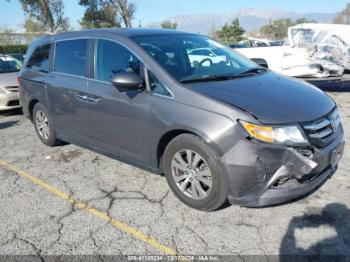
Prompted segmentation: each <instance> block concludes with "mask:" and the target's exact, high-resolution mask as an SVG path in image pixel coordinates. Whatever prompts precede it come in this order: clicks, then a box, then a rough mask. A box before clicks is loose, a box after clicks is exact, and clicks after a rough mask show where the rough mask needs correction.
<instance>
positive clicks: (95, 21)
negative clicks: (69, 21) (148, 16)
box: [79, 0, 136, 28]
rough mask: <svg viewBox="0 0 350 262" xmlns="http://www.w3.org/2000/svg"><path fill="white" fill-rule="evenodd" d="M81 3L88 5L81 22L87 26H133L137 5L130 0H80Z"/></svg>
mask: <svg viewBox="0 0 350 262" xmlns="http://www.w3.org/2000/svg"><path fill="white" fill-rule="evenodd" d="M79 4H80V5H82V6H84V7H86V10H85V13H84V17H83V19H82V21H80V24H81V25H82V26H83V27H85V28H95V27H97V28H100V27H121V21H122V22H123V24H124V26H125V27H128V28H129V27H132V20H133V19H134V15H135V11H136V5H135V4H134V3H129V2H128V0H80V1H79Z"/></svg>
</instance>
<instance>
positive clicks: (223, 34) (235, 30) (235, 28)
mask: <svg viewBox="0 0 350 262" xmlns="http://www.w3.org/2000/svg"><path fill="white" fill-rule="evenodd" d="M244 33H245V30H244V29H243V28H242V27H241V26H240V24H239V19H234V20H233V21H232V23H231V24H227V23H226V24H225V25H224V26H223V27H222V28H221V30H219V31H217V32H216V35H217V36H218V37H219V39H220V40H221V41H224V42H225V43H226V44H229V43H235V42H239V41H241V40H242V39H243V38H242V36H243V34H244Z"/></svg>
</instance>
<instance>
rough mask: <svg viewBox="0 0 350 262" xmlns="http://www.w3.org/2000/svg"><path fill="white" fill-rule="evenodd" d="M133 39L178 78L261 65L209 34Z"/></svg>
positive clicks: (225, 73)
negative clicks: (209, 36) (211, 37)
mask: <svg viewBox="0 0 350 262" xmlns="http://www.w3.org/2000/svg"><path fill="white" fill-rule="evenodd" d="M134 40H135V41H136V42H137V43H138V44H139V45H140V46H141V47H142V48H143V49H144V50H145V51H146V52H147V53H148V54H149V55H151V56H152V57H153V58H154V59H155V60H156V61H157V62H158V63H159V64H160V65H161V66H162V67H163V68H164V69H165V70H166V71H167V72H168V73H169V74H170V75H171V76H172V77H174V78H175V79H176V80H178V81H183V82H185V81H187V80H193V79H209V78H214V77H215V78H219V77H222V76H232V77H233V76H235V75H239V74H242V73H244V72H247V71H249V70H251V69H254V68H257V67H258V66H257V65H256V64H255V63H253V62H252V61H250V60H249V59H247V58H245V57H243V56H242V55H240V54H238V53H236V52H235V51H233V50H232V49H230V48H227V47H225V46H224V45H222V44H220V43H218V42H215V41H214V40H212V39H210V38H208V37H206V36H200V35H190V34H188V35H187V34H183V35H180V34H179V35H156V36H139V37H135V38H134Z"/></svg>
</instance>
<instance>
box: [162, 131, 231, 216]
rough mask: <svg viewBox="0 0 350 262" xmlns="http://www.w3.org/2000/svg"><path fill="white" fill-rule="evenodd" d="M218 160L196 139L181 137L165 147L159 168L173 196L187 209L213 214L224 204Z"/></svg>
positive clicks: (225, 197)
mask: <svg viewBox="0 0 350 262" xmlns="http://www.w3.org/2000/svg"><path fill="white" fill-rule="evenodd" d="M219 165H220V162H219V157H218V156H217V155H216V154H215V152H214V151H213V150H211V149H210V148H209V146H208V145H207V144H206V143H205V142H204V141H203V140H202V139H200V138H199V137H198V136H195V135H191V134H184V135H180V136H178V137H176V138H175V139H174V140H172V141H171V142H170V143H169V145H168V146H167V148H166V150H165V153H164V158H163V166H164V171H165V175H166V178H167V181H168V183H169V186H170V188H171V189H172V191H173V192H174V194H175V195H176V196H177V197H178V198H179V199H180V200H181V201H182V202H184V203H185V204H187V205H188V206H190V207H192V208H195V209H200V210H206V211H213V210H216V209H218V208H219V207H221V206H222V205H223V204H224V203H225V202H226V201H227V195H228V190H227V183H225V181H226V179H225V176H224V174H223V173H222V171H221V167H220V166H219Z"/></svg>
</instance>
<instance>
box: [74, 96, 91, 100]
mask: <svg viewBox="0 0 350 262" xmlns="http://www.w3.org/2000/svg"><path fill="white" fill-rule="evenodd" d="M75 97H76V99H78V100H81V101H87V100H88V96H85V95H75Z"/></svg>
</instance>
